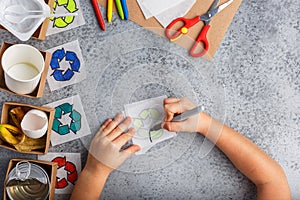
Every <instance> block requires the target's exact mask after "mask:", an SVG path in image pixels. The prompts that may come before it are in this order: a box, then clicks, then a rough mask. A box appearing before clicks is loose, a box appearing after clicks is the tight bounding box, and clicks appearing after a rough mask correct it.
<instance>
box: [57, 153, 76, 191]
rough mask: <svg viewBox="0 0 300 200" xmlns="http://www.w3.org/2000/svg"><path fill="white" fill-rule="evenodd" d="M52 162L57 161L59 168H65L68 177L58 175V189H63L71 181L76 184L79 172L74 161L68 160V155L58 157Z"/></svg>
mask: <svg viewBox="0 0 300 200" xmlns="http://www.w3.org/2000/svg"><path fill="white" fill-rule="evenodd" d="M51 162H56V163H57V165H58V166H57V169H64V171H66V174H67V177H56V185H55V188H56V189H63V188H65V187H67V186H68V185H69V183H71V184H73V185H75V182H76V181H77V179H78V172H77V169H76V165H75V164H74V163H72V162H69V161H67V159H66V157H56V158H54V159H53V160H52V161H51Z"/></svg>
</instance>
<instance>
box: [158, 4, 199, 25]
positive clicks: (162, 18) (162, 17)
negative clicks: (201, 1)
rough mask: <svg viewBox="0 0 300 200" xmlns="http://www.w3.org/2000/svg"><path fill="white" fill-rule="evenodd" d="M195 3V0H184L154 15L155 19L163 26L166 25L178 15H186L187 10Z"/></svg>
mask: <svg viewBox="0 0 300 200" xmlns="http://www.w3.org/2000/svg"><path fill="white" fill-rule="evenodd" d="M195 3H196V0H185V1H183V2H181V3H180V4H178V5H175V6H173V7H172V8H170V9H168V10H166V11H164V12H162V13H159V14H158V15H156V16H155V18H156V19H157V21H158V22H159V23H160V24H161V25H162V26H163V27H164V28H165V27H167V26H168V25H169V24H170V23H171V22H172V21H173V20H174V19H176V18H178V17H183V16H184V15H186V14H187V13H188V12H189V10H190V9H191V8H192V7H193V5H194V4H195Z"/></svg>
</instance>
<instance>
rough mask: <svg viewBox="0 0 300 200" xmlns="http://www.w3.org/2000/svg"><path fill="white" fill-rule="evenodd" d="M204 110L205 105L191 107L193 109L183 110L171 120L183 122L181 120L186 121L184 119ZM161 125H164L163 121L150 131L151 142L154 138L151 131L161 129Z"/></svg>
mask: <svg viewBox="0 0 300 200" xmlns="http://www.w3.org/2000/svg"><path fill="white" fill-rule="evenodd" d="M203 110H204V107H203V106H197V107H196V108H193V109H191V110H187V111H185V112H183V113H181V114H179V115H177V116H175V117H174V118H173V119H172V120H171V122H181V121H184V120H186V119H188V118H190V117H192V116H194V115H197V114H199V113H200V112H202V111H203ZM161 125H162V123H159V124H156V125H154V126H153V127H152V128H151V129H150V131H149V139H150V142H152V138H151V134H150V132H152V131H157V130H159V129H161V128H162V127H161Z"/></svg>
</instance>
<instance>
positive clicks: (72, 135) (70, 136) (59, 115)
mask: <svg viewBox="0 0 300 200" xmlns="http://www.w3.org/2000/svg"><path fill="white" fill-rule="evenodd" d="M45 106H47V107H50V108H55V116H54V120H53V125H52V131H51V145H52V146H55V145H59V144H63V143H66V142H69V141H72V140H75V139H78V138H80V137H83V136H86V135H89V134H91V131H90V127H89V125H88V122H87V119H86V116H85V113H84V110H83V107H82V104H81V100H80V97H79V95H76V96H73V97H69V98H66V99H62V100H59V101H56V102H53V103H49V104H47V105H45Z"/></svg>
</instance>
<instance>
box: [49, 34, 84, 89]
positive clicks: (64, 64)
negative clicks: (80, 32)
mask: <svg viewBox="0 0 300 200" xmlns="http://www.w3.org/2000/svg"><path fill="white" fill-rule="evenodd" d="M48 52H50V53H52V58H51V62H50V67H49V70H48V75H47V82H48V84H49V87H50V90H51V91H54V90H57V89H60V88H63V87H65V86H68V85H72V84H75V83H79V82H81V81H83V80H84V79H85V78H86V68H85V64H84V60H83V56H82V53H81V49H80V46H79V42H78V40H75V41H73V42H69V43H66V44H63V45H60V46H57V47H54V48H52V49H49V50H48Z"/></svg>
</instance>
